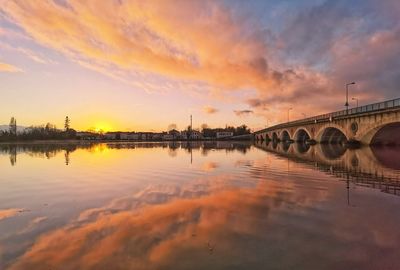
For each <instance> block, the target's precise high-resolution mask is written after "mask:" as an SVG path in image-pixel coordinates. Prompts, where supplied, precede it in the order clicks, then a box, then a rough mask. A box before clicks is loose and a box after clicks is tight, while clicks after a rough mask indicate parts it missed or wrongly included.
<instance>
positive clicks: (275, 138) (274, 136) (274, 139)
mask: <svg viewBox="0 0 400 270" xmlns="http://www.w3.org/2000/svg"><path fill="white" fill-rule="evenodd" d="M272 141H273V142H279V137H278V134H277V133H276V132H274V133H272Z"/></svg>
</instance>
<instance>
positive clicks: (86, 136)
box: [76, 131, 100, 140]
mask: <svg viewBox="0 0 400 270" xmlns="http://www.w3.org/2000/svg"><path fill="white" fill-rule="evenodd" d="M76 138H78V139H80V140H99V139H100V135H99V134H97V133H94V132H87V131H78V132H76Z"/></svg>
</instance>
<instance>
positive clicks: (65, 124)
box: [64, 116, 71, 131]
mask: <svg viewBox="0 0 400 270" xmlns="http://www.w3.org/2000/svg"><path fill="white" fill-rule="evenodd" d="M70 122H71V121H70V120H69V117H68V116H65V123H64V128H65V131H68V130H69V125H70Z"/></svg>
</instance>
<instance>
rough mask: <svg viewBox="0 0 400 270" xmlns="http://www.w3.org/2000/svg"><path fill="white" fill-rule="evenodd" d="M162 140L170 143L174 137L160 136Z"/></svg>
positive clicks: (170, 135)
mask: <svg viewBox="0 0 400 270" xmlns="http://www.w3.org/2000/svg"><path fill="white" fill-rule="evenodd" d="M162 139H163V140H164V141H172V140H174V139H175V137H174V135H172V134H164V135H163V136H162Z"/></svg>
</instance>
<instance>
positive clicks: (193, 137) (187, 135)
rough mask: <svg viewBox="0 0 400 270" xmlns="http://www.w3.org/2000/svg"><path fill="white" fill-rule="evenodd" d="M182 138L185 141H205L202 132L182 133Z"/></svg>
mask: <svg viewBox="0 0 400 270" xmlns="http://www.w3.org/2000/svg"><path fill="white" fill-rule="evenodd" d="M181 138H182V139H184V140H187V139H189V140H200V139H203V134H202V133H201V132H200V131H197V130H192V131H186V130H185V131H182V132H181Z"/></svg>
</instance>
